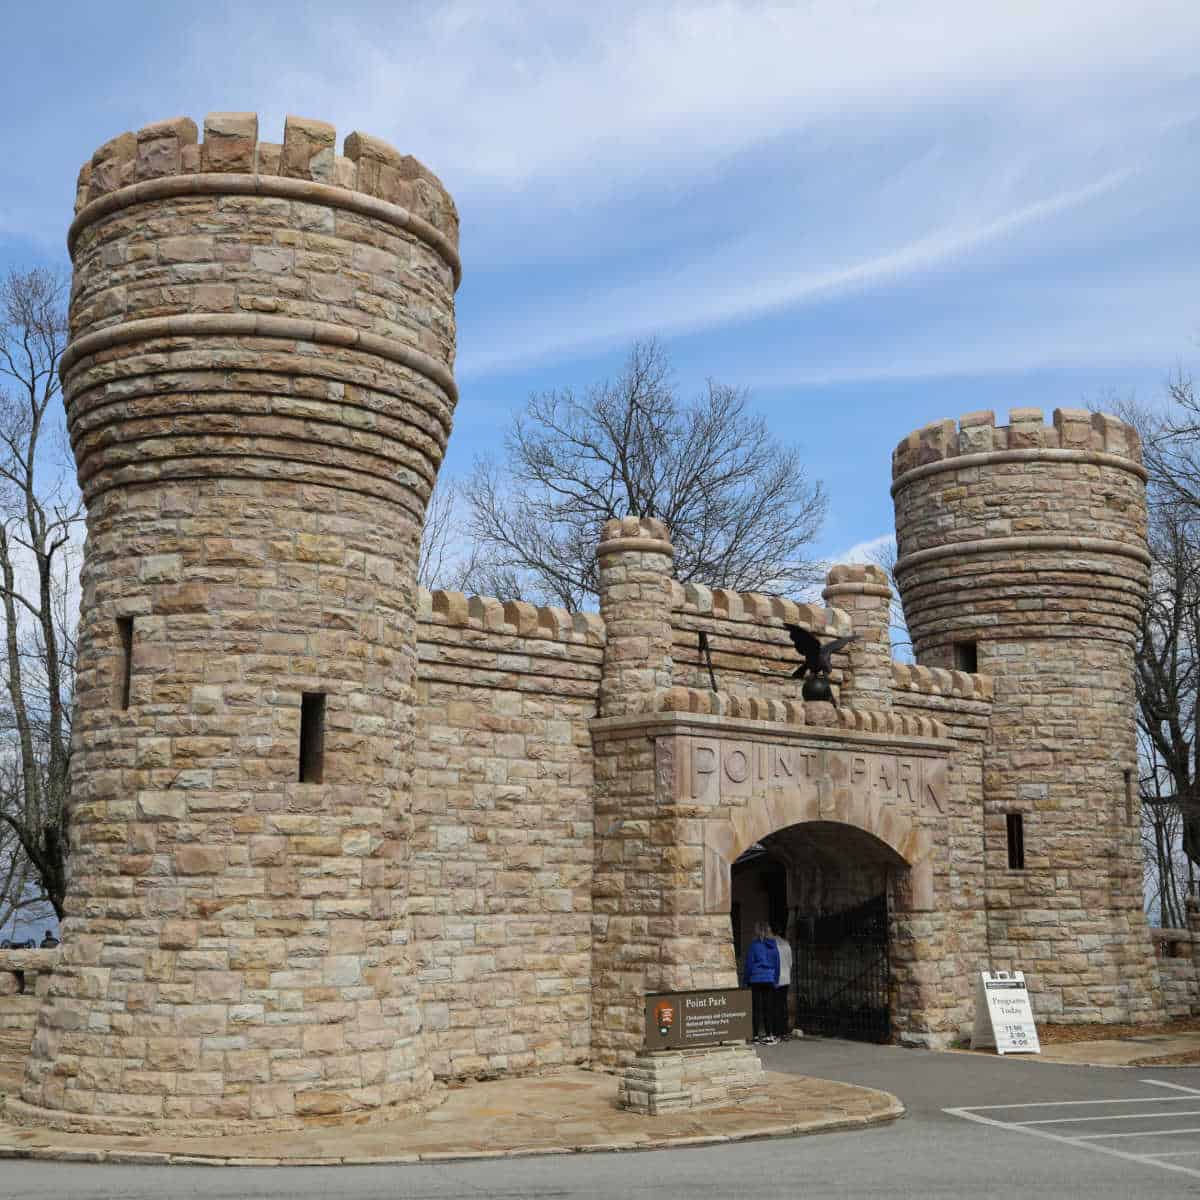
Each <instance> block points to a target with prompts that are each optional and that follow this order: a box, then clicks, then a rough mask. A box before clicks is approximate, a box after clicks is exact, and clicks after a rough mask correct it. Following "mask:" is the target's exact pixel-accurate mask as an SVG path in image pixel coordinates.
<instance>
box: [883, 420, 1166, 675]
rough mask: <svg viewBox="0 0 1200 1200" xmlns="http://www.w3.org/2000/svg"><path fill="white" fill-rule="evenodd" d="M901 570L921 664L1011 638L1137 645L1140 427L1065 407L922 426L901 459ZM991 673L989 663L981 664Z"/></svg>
mask: <svg viewBox="0 0 1200 1200" xmlns="http://www.w3.org/2000/svg"><path fill="white" fill-rule="evenodd" d="M893 477H894V482H893V484H892V494H893V497H894V498H895V505H896V538H897V548H898V557H897V560H896V566H895V575H896V579H897V581H898V583H899V586H900V589H901V592H902V594H903V600H904V611H905V617H906V619H907V621H908V626H909V631H910V633H911V635H912V638H913V644H914V647H915V650H916V655H917V659H918V661H920V662H921V663H923V664H924V665H928V666H940V667H951V666H956V665H959V664H958V663H957V662H956V661H955V657H954V655H955V651H954V646H955V645H956V644H963V643H969V642H971V643H973V642H978V643H979V645H980V647H981V651H980V652H981V653H985V648H986V646H987V644H988V643H989V642H991V641H993V640H995V639H997V638H999V637H1002V636H1010V635H1016V636H1028V637H1039V636H1043V635H1045V634H1052V635H1053V636H1055V637H1064V638H1075V637H1079V636H1081V634H1082V633H1083V631H1084V629H1085V628H1086V629H1088V630H1090V632H1091V634H1092V635H1093V636H1095V637H1099V638H1103V639H1106V640H1113V641H1118V642H1121V643H1123V644H1126V645H1129V644H1131V643H1132V639H1133V637H1134V636H1135V634H1136V630H1137V627H1138V622H1139V620H1140V615H1141V608H1142V603H1143V599H1144V596H1145V588H1146V582H1147V572H1148V566H1149V561H1150V560H1149V554H1148V552H1147V549H1146V498H1145V478H1146V470H1145V468H1144V467H1143V466H1142V464H1141V447H1140V442H1139V439H1138V435H1137V431H1136V430H1135V429H1133V428H1132V426H1129V425H1127V424H1126V423H1125V422H1124V421H1121V420H1119V419H1118V418H1116V417H1111V416H1107V415H1105V414H1103V413H1090V412H1086V411H1084V410H1081V409H1057V410H1056V411H1055V413H1054V417H1053V421H1052V423H1051V424H1049V425H1046V424H1044V423H1043V420H1042V411H1041V409H1036V408H1018V409H1013V410H1012V413H1011V419H1010V423H1009V424H1008V425H1007V426H997V425H996V424H995V421H994V416H993V414H992V413H991V412H982V413H971V414H969V415H967V416H965V417H963V418H961V419H960V420H959V421H958V422H954V421H938V422H935V423H933V424H931V425H926V426H925V427H924V428H922V429H919V430H917V431H916V432H915V433H912V434H910V435H909V437H907V438H906V439H905V440H904V441H903V442H901V443H900V445H899V446H898V447H897V449H896V452H895V454H894V456H893ZM985 669H986V668H985Z"/></svg>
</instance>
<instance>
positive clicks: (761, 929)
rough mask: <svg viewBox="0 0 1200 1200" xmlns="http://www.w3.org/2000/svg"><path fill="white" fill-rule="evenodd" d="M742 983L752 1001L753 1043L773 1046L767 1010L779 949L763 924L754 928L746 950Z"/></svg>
mask: <svg viewBox="0 0 1200 1200" xmlns="http://www.w3.org/2000/svg"><path fill="white" fill-rule="evenodd" d="M746 982H747V983H748V984H749V985H750V993H751V996H752V998H753V1002H754V1040H755V1041H756V1042H765V1043H766V1044H767V1045H768V1046H773V1045H774V1044H775V1043H776V1042H777V1041H779V1039H778V1038H777V1037H775V1035H774V1034H773V1033H772V1031H771V1007H772V1003H773V1001H774V997H775V985H776V984H777V983H778V982H779V950H778V948H777V947H776V945H775V941H774V939H773V938H772V937H771V930H770V927H769V926H768V925H767V923H766V922H765V921H759V923H758V924H757V925H755V927H754V941H752V942H751V943H750V945H749V946H748V947H747V949H746Z"/></svg>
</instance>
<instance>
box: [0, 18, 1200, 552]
mask: <svg viewBox="0 0 1200 1200" xmlns="http://www.w3.org/2000/svg"><path fill="white" fill-rule="evenodd" d="M334 7H335V6H333V5H330V4H328V3H322V4H313V5H306V4H303V3H288V4H273V3H269V2H262V0H260V2H259V3H257V4H255V5H253V6H251V5H248V4H244V3H238V4H222V3H219V2H214V0H209V2H208V3H206V4H204V5H195V4H183V3H178V2H175V0H159V2H158V3H154V4H136V3H134V4H131V3H121V2H120V0H110V2H109V3H106V4H104V5H96V4H72V3H58V4H55V5H44V6H37V5H31V4H26V5H15V6H10V10H9V11H8V12H7V13H6V33H7V35H8V40H9V45H10V46H16V47H21V51H20V53H19V54H14V55H10V56H9V58H8V60H7V62H6V67H7V70H6V72H5V75H4V77H3V78H2V79H0V90H2V91H3V92H4V93H6V94H4V95H3V102H4V111H5V112H6V113H7V114H8V119H7V120H6V121H5V122H4V126H3V128H2V129H0V266H3V265H8V264H15V265H25V264H29V263H32V262H63V261H65V251H64V249H63V234H64V232H65V229H66V226H67V224H68V222H69V219H70V206H71V200H72V196H73V189H74V179H75V174H76V171H77V170H78V167H79V164H80V163H81V162H82V161H83V160H84V159H86V158H87V157H89V156H90V154H91V152H92V150H93V149H94V148H95V147H96V146H97V145H99V144H100V143H101V142H103V141H105V140H107V139H108V138H109V137H111V136H113V135H115V134H117V133H119V132H121V131H122V130H125V129H136V128H138V127H139V126H140V125H143V124H146V123H148V122H150V121H154V120H158V119H161V118H164V117H168V116H173V115H177V114H187V115H190V116H192V117H194V118H195V119H196V120H197V122H199V121H202V119H203V116H204V114H205V113H206V112H208V111H211V110H227V109H246V110H251V109H252V110H255V111H257V112H258V113H259V116H260V134H261V136H263V137H264V138H265V139H268V140H279V138H280V137H281V135H282V129H283V117H284V114H285V113H288V112H295V113H298V114H301V115H305V116H313V117H319V118H322V119H325V120H329V121H332V122H334V123H335V124H336V125H337V126H338V130H339V135H342V136H344V135H345V134H348V133H350V132H351V131H352V130H354V129H356V128H358V129H362V130H364V131H366V132H369V133H372V134H376V135H378V136H380V137H383V138H386V139H387V140H389V141H391V142H393V143H394V144H395V145H396V146H397V147H398V148H400V149H401V150H403V151H405V152H410V153H414V154H416V155H417V156H418V157H420V158H422V159H423V160H424V161H425V162H426V163H427V164H428V165H429V166H430V167H432V168H433V169H434V170H435V171H436V172H438V174H439V175H441V177H442V178H443V179H444V181H445V182H446V183H447V185H448V186H449V187H450V189H451V191H452V192H453V193H454V195H455V197H456V200H457V202H458V205H459V210H460V212H461V215H462V222H463V240H462V251H463V257H464V262H465V268H466V273H465V278H464V282H463V286H462V288H461V290H460V292H459V359H458V377H459V382H460V387H461V393H462V399H461V401H460V405H459V409H458V415H457V426H456V432H455V436H454V439H453V440H452V443H451V450H450V454H449V457H448V460H447V464H446V468H445V469H446V471H447V472H449V473H450V474H461V473H463V472H465V471H466V470H467V469H469V467H470V464H471V461H472V458H473V456H474V455H475V454H477V453H479V452H480V451H483V450H487V449H490V448H494V447H495V446H496V445H497V443H498V441H499V439H500V436H501V431H502V429H503V427H504V424H505V422H506V419H507V415H508V413H509V411H510V410H511V409H512V408H513V407H514V406H516V405H518V404H520V403H521V402H522V401H523V399H524V398H525V396H526V395H527V394H528V392H529V391H530V390H535V389H542V388H548V387H554V386H559V385H567V384H569V385H575V386H580V385H585V384H587V383H588V382H589V381H592V380H594V379H596V378H598V377H600V376H603V375H604V374H606V373H609V372H611V371H613V370H614V369H615V368H616V367H617V366H618V365H619V362H620V360H621V358H622V357H623V356H624V353H625V352H626V350H627V348H628V345H629V343H630V342H631V340H633V339H634V338H638V337H645V336H651V335H655V336H658V337H660V338H661V339H663V340H664V341H665V342H666V344H667V345H668V347H669V349H670V350H671V352H672V355H673V358H674V361H675V363H676V367H677V373H678V378H679V382H680V385H681V386H682V387H683V388H684V390H685V391H686V390H691V389H692V388H695V387H697V386H698V385H699V384H700V382H701V381H702V380H703V379H704V378H705V376H707V375H712V376H715V377H717V378H719V379H721V380H722V381H724V382H728V383H734V384H744V385H746V386H748V387H749V388H751V389H752V394H753V400H754V403H755V404H756V405H757V406H758V407H759V408H760V409H762V410H763V411H764V412H765V413H766V414H767V415H768V416H769V418H770V419H771V421H772V422H773V423H774V426H775V428H776V430H777V431H778V433H779V436H780V437H781V438H782V439H784V440H786V441H789V442H794V443H798V444H799V445H800V446H801V448H802V449H803V451H804V452H805V455H806V458H807V460H808V461H809V463H810V464H811V469H812V471H813V473H814V474H815V475H816V476H818V477H820V478H822V479H824V480H825V482H826V485H827V487H828V489H829V492H830V495H831V500H832V504H831V510H830V517H829V521H828V523H827V527H826V530H825V534H824V537H823V538H822V541H821V544H820V546H819V547H818V550H819V552H820V553H821V554H822V555H824V556H826V557H830V558H836V557H841V556H844V555H845V553H846V552H847V551H848V550H849V549H850V548H851V547H852V546H854V545H856V544H858V543H862V542H868V541H871V540H873V539H875V538H877V537H879V536H880V535H883V534H885V533H886V532H887V531H888V530H889V529H890V525H891V507H890V500H889V497H888V482H889V480H888V472H889V461H890V452H891V449H892V447H893V446H894V445H895V443H896V442H897V441H898V440H899V439H900V438H901V437H902V436H904V434H906V433H907V432H908V431H909V430H910V429H911V428H914V427H916V426H918V425H921V424H924V423H925V422H927V421H930V420H933V419H935V418H939V417H943V416H956V415H958V414H960V413H963V412H969V411H972V410H975V409H979V408H989V407H991V408H995V409H997V410H998V412H999V413H1000V414H1001V415H1004V414H1006V412H1007V409H1008V408H1009V407H1010V406H1013V407H1015V406H1024V405H1041V406H1043V407H1045V408H1046V409H1047V410H1050V409H1052V408H1054V407H1055V406H1057V405H1067V406H1071V405H1080V404H1087V403H1095V402H1101V401H1103V400H1104V398H1105V397H1107V396H1112V395H1128V394H1130V393H1134V394H1136V395H1138V396H1139V397H1141V398H1143V399H1146V400H1151V399H1154V398H1156V397H1158V396H1159V395H1160V394H1161V390H1162V384H1163V381H1164V379H1165V378H1166V376H1167V375H1168V374H1169V373H1170V372H1171V371H1172V370H1174V369H1176V368H1178V367H1181V366H1182V367H1183V368H1185V369H1187V368H1189V367H1190V366H1191V364H1192V363H1193V361H1194V359H1195V357H1196V345H1197V342H1196V339H1197V333H1198V331H1200V303H1198V300H1197V296H1196V288H1195V282H1194V281H1195V280H1196V279H1197V278H1198V276H1200V271H1198V270H1197V268H1198V267H1200V238H1198V237H1197V233H1198V232H1200V204H1197V195H1198V194H1200V188H1198V186H1197V185H1198V184H1200V152H1198V151H1200V145H1198V142H1200V79H1198V68H1197V64H1198V63H1200V6H1198V5H1196V4H1195V2H1194V0H1191V2H1183V0H1181V2H1166V0H1138V2H1137V3H1133V2H1131V0H1119V2H1118V0H1087V2H1083V0H1078V2H1077V0H1057V2H1055V0H1040V2H1038V3H1026V2H1024V0H1004V2H1003V3H997V4H989V5H981V4H963V3H961V0H896V2H889V3H884V2H882V0H879V2H866V0H832V2H829V0H810V2H808V3H792V4H769V3H758V2H753V0H747V2H744V3H734V2H732V0H726V2H722V3H717V2H713V3H708V2H702V0H698V2H696V3H688V4H683V3H680V4H674V3H668V2H665V0H663V2H659V3H654V4H627V3H621V2H619V0H617V2H611V3H607V4H604V5H583V4H569V3H561V2H560V3H538V2H531V3H520V2H517V0H509V2H507V3H504V4H498V3H494V2H493V3H478V2H473V0H472V2H463V3H459V2H456V0H443V2H442V3H439V4H436V5H433V4H427V3H422V4H406V3H400V2H393V3H388V4H380V5H372V4H355V3H345V4H342V5H340V6H337V11H334Z"/></svg>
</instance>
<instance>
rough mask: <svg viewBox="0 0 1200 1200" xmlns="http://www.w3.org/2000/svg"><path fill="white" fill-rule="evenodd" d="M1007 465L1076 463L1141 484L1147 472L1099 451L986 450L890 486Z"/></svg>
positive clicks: (908, 474) (918, 470) (925, 467)
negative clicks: (1123, 475) (1135, 479)
mask: <svg viewBox="0 0 1200 1200" xmlns="http://www.w3.org/2000/svg"><path fill="white" fill-rule="evenodd" d="M1006 463H1075V464H1081V465H1084V466H1091V467H1115V468H1116V469H1117V470H1119V471H1128V472H1130V473H1131V474H1133V475H1136V476H1137V477H1138V478H1139V479H1141V480H1142V481H1143V482H1144V481H1145V480H1147V479H1149V478H1150V472H1149V471H1147V470H1146V468H1145V467H1143V466H1142V464H1141V463H1139V462H1134V461H1133V460H1132V459H1129V458H1126V457H1124V456H1123V455H1120V454H1106V453H1104V452H1103V451H1100V450H1056V449H1054V448H1053V447H1046V448H1040V447H1039V448H1034V449H1026V450H986V451H981V452H979V453H975V454H956V455H953V456H952V457H949V458H941V459H937V460H936V461H934V462H928V463H923V464H922V465H921V466H917V467H911V468H909V469H908V470H906V471H905V472H904V473H903V474H902V475H899V476H897V478H896V479H895V481H894V482H893V483H892V495H893V496H895V495H896V493H897V492H899V491H900V490H901V489H902V488H905V487H907V486H908V485H909V484H911V483H916V482H917V480H919V479H927V478H928V477H929V476H930V475H937V474H939V473H940V472H942V471H965V470H967V469H969V468H971V467H996V466H1002V465H1004V464H1006Z"/></svg>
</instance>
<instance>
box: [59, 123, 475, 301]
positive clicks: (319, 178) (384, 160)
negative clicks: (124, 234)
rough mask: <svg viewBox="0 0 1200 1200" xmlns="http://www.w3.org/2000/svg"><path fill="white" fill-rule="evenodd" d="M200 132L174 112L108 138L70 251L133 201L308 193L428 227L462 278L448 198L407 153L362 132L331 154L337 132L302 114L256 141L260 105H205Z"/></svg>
mask: <svg viewBox="0 0 1200 1200" xmlns="http://www.w3.org/2000/svg"><path fill="white" fill-rule="evenodd" d="M198 133H199V131H198V130H197V127H196V122H195V121H193V120H192V119H191V118H190V117H173V118H170V119H169V120H166V121H157V122H155V123H154V124H152V125H147V126H145V127H143V128H142V129H139V130H138V131H137V132H136V133H122V134H119V135H118V136H117V137H115V138H111V139H110V140H109V141H107V142H105V143H104V145H103V146H101V147H100V148H99V149H98V150H97V151H96V152H95V154H93V155H92V157H91V158H90V159H89V160H88V161H87V162H86V163H84V164H83V166H82V168H80V171H79V180H78V184H77V186H76V194H75V212H76V213H77V214H78V215H77V216H76V218H75V221H74V223H73V224H72V226H71V230H70V233H69V234H68V239H67V240H68V245H69V246H70V247H71V248H72V250H73V249H74V243H75V240H76V238H77V237H78V236H79V233H80V232H81V230H82V229H83V228H84V227H86V226H87V225H89V224H91V223H92V222H93V221H95V220H98V219H99V218H100V217H102V216H105V215H107V214H108V213H110V212H113V211H115V210H117V209H119V208H122V207H125V206H126V205H129V204H137V203H141V202H143V201H147V200H157V199H162V198H163V197H165V196H170V195H180V194H185V193H201V194H203V193H209V192H212V193H222V194H230V193H233V194H237V193H245V194H249V195H260V196H280V197H284V198H300V199H303V198H305V197H306V196H308V197H310V198H311V199H312V200H314V201H315V202H317V203H321V204H329V205H333V206H335V207H336V206H337V205H338V204H339V202H340V203H341V204H342V205H343V206H344V207H349V208H354V209H356V210H359V211H364V210H365V211H367V212H369V213H370V215H374V216H379V217H383V218H384V219H387V220H390V221H392V222H393V223H397V224H404V225H406V226H408V227H409V228H411V229H412V231H413V232H415V233H418V234H422V233H423V234H425V235H426V240H430V241H434V242H436V243H437V244H438V247H439V249H440V250H441V251H442V253H443V255H444V257H446V258H447V260H448V261H450V262H451V265H452V266H453V268H454V272H455V277H456V279H457V277H458V276H459V274H460V272H461V268H460V265H459V260H458V249H457V248H458V212H457V210H456V209H455V206H454V201H453V200H452V199H451V197H450V194H449V193H448V192H447V191H446V189H445V187H444V186H443V185H442V182H441V180H440V179H438V177H437V176H436V175H434V173H433V172H432V171H430V170H429V168H428V167H426V166H425V165H424V164H423V163H421V162H419V161H418V160H417V159H415V158H413V157H412V156H411V155H408V154H401V153H400V152H399V151H398V150H396V149H395V148H394V147H392V146H390V145H389V144H388V143H387V142H385V141H382V140H381V139H379V138H375V137H371V136H370V135H368V134H365V133H359V132H358V131H355V132H354V133H351V134H350V135H348V136H347V138H346V140H345V143H344V145H343V151H344V152H343V153H342V154H337V153H336V152H335V146H336V144H337V130H336V129H335V128H334V127H333V126H332V125H328V124H326V123H325V122H324V121H315V120H312V119H310V118H307V117H293V116H289V117H288V118H287V119H286V120H285V122H284V127H283V141H282V142H263V141H259V138H258V116H257V114H256V113H209V114H208V116H207V117H205V118H204V140H203V141H202V142H201V141H199V140H198ZM339 192H341V193H355V194H357V196H358V198H359V199H358V201H357V202H356V201H354V200H352V199H351V197H349V196H346V195H342V196H341V197H340V201H339V196H338V193H339ZM372 202H373V203H372ZM412 218H416V220H415V221H413V220H412ZM425 226H428V228H425Z"/></svg>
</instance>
